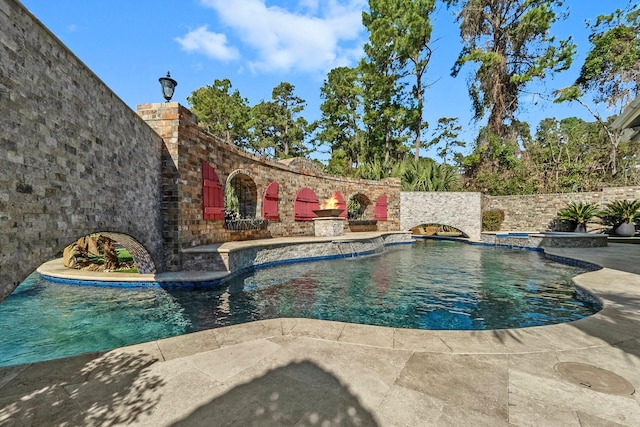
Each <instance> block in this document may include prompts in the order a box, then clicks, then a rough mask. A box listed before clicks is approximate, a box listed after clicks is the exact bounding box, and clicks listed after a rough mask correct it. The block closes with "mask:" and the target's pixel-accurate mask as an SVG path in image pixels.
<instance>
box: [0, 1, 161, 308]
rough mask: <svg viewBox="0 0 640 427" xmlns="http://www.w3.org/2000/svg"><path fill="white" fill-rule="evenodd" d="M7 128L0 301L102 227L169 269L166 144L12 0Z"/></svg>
mask: <svg viewBox="0 0 640 427" xmlns="http://www.w3.org/2000/svg"><path fill="white" fill-rule="evenodd" d="M0 129H2V132H0V300H2V299H4V297H5V296H6V295H8V294H9V292H11V291H12V290H13V288H14V287H15V286H16V285H17V284H18V283H19V282H20V281H22V280H23V279H24V278H25V277H26V276H27V275H28V274H29V273H31V272H32V271H34V270H35V268H36V267H38V266H39V265H40V264H42V263H43V262H45V261H48V260H50V259H52V258H54V257H56V255H58V254H60V253H61V251H62V249H63V248H64V247H65V246H66V245H67V244H69V243H71V242H72V241H73V240H75V239H77V238H78V237H80V236H83V235H86V234H89V233H92V232H96V231H111V232H116V233H122V234H126V235H128V236H131V237H132V238H134V239H135V240H136V241H138V242H140V243H141V244H142V245H143V246H144V247H145V248H146V249H147V250H148V251H149V252H150V253H151V255H152V257H153V258H154V260H155V261H156V267H159V268H160V269H161V268H162V266H161V264H160V265H158V262H161V261H162V257H161V256H160V252H161V250H162V247H161V235H160V227H161V222H160V211H159V209H158V207H159V205H160V152H161V144H162V140H161V139H160V138H159V137H158V135H157V134H155V133H154V132H153V130H152V129H150V128H149V127H148V126H147V125H146V124H145V123H144V122H143V121H142V120H141V119H140V118H139V117H138V116H137V115H136V114H135V113H134V112H133V111H131V109H130V108H128V107H127V106H126V105H125V104H124V103H123V102H122V101H121V100H120V99H119V98H118V97H117V96H116V95H114V94H113V92H111V90H109V88H108V87H107V86H105V85H104V83H103V82H101V81H100V79H98V77H96V76H95V74H93V73H92V72H91V71H90V70H89V69H88V68H87V67H86V66H85V65H84V64H83V63H82V62H81V61H80V60H79V59H78V58H77V57H76V56H74V54H73V53H72V52H71V51H69V50H68V49H67V48H66V47H65V46H64V45H63V44H62V43H61V42H60V41H59V40H58V39H57V38H56V37H55V36H53V35H52V34H51V33H50V32H49V31H48V30H47V29H46V28H45V27H44V26H43V25H42V24H41V23H40V22H39V21H38V20H37V19H36V18H35V17H33V16H32V15H31V14H30V13H29V12H28V11H27V10H26V9H25V8H24V7H23V6H22V5H21V4H20V3H18V2H16V1H13V0H0Z"/></svg>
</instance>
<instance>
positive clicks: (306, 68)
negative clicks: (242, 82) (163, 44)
mask: <svg viewBox="0 0 640 427" xmlns="http://www.w3.org/2000/svg"><path fill="white" fill-rule="evenodd" d="M201 3H202V4H203V5H204V6H206V7H209V8H211V9H213V10H215V11H216V12H217V14H218V17H219V20H220V23H221V24H222V25H223V26H225V27H227V28H229V36H230V38H231V37H233V39H237V40H239V41H240V43H241V44H242V51H243V55H245V56H247V63H248V65H249V67H250V68H251V69H252V70H254V71H290V70H296V71H302V72H321V73H324V72H326V71H328V70H330V69H331V68H333V67H336V66H340V65H348V64H353V62H354V61H355V60H357V59H359V57H360V55H361V53H362V52H361V48H360V46H361V45H362V43H363V40H362V37H363V28H362V23H361V16H362V10H363V9H364V7H365V6H366V0H327V1H321V2H319V1H317V0H299V1H298V2H296V4H295V5H291V3H293V2H285V3H286V4H287V5H288V7H289V8H290V9H291V10H290V9H286V8H283V7H279V6H275V5H272V6H267V5H266V0H234V1H228V0H201ZM199 30H200V29H199ZM190 34H192V33H189V34H187V36H185V37H184V38H183V40H184V39H187V37H188V36H189V35H190ZM208 34H212V33H208ZM216 36H222V35H221V34H216ZM194 39H195V37H194ZM225 41H226V40H225ZM181 43H182V42H181ZM183 47H184V44H183ZM192 50H194V51H196V50H200V51H203V49H202V47H194V48H193V49H192Z"/></svg>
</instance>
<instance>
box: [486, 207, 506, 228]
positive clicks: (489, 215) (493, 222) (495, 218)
mask: <svg viewBox="0 0 640 427" xmlns="http://www.w3.org/2000/svg"><path fill="white" fill-rule="evenodd" d="M502 221H504V211H503V210H500V209H492V210H488V211H483V212H482V231H499V230H500V227H501V226H502Z"/></svg>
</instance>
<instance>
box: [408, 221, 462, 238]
mask: <svg viewBox="0 0 640 427" xmlns="http://www.w3.org/2000/svg"><path fill="white" fill-rule="evenodd" d="M411 234H413V235H415V236H424V237H434V236H435V237H465V238H468V237H469V236H468V235H467V234H466V233H465V232H464V231H462V230H460V229H458V228H456V227H454V226H451V225H447V224H436V223H428V224H420V225H417V226H415V227H413V228H411Z"/></svg>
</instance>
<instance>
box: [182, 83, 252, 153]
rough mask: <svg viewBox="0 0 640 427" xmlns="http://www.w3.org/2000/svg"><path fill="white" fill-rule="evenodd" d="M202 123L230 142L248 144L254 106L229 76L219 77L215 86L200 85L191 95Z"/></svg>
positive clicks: (189, 98) (188, 99) (241, 144)
mask: <svg viewBox="0 0 640 427" xmlns="http://www.w3.org/2000/svg"><path fill="white" fill-rule="evenodd" d="M187 101H189V103H190V104H191V106H192V107H191V108H192V111H193V112H194V113H195V114H196V116H198V121H199V124H200V126H202V127H203V128H204V129H206V130H207V131H208V132H209V133H211V134H213V135H215V136H219V137H222V138H223V139H224V140H225V141H227V142H228V143H234V144H237V145H240V146H246V145H247V143H248V122H249V112H250V107H249V106H248V104H247V100H246V99H245V98H242V97H241V96H240V92H238V91H237V90H235V91H231V81H229V79H224V80H217V79H216V80H215V81H214V83H213V85H212V86H209V85H207V86H205V87H201V88H200V89H197V90H195V91H193V92H192V93H191V96H189V97H187Z"/></svg>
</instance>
